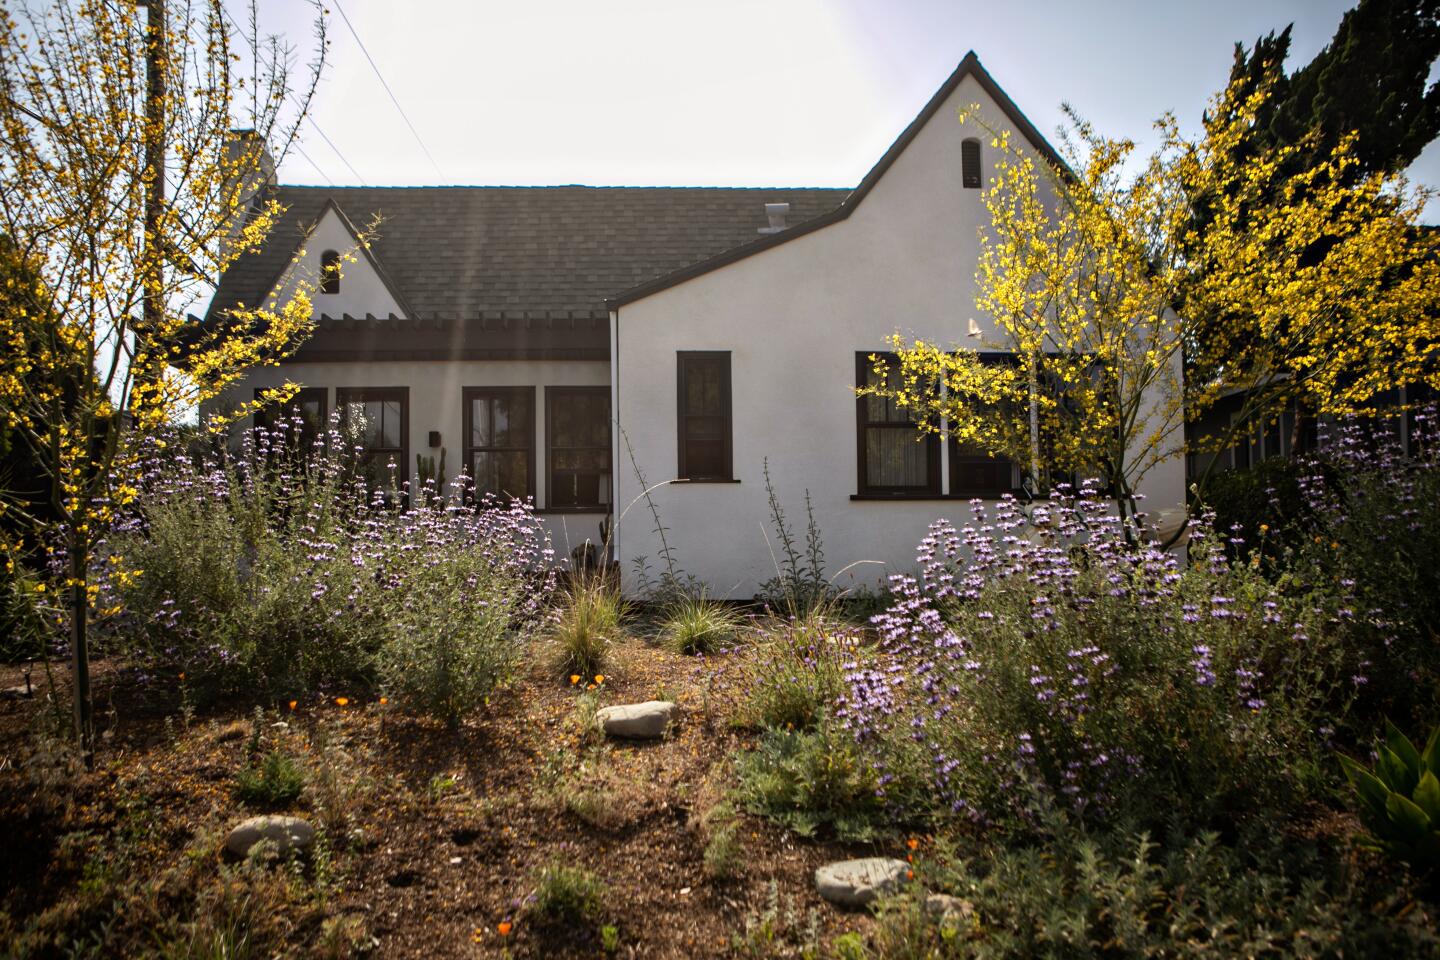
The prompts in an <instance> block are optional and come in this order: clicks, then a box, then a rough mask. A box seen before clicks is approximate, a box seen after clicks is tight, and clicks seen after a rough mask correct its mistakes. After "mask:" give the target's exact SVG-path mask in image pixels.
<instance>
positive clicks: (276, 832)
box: [225, 817, 315, 858]
mask: <svg viewBox="0 0 1440 960" xmlns="http://www.w3.org/2000/svg"><path fill="white" fill-rule="evenodd" d="M263 840H269V841H270V842H271V843H273V844H275V850H276V852H277V853H279V854H280V855H281V856H284V855H285V854H287V853H289V852H290V851H291V850H294V851H296V852H297V853H302V852H304V851H305V849H306V848H308V847H309V846H310V844H311V843H312V842H313V841H314V840H315V828H314V827H312V826H310V824H309V823H307V822H305V821H304V820H301V819H300V818H299V817H251V818H250V819H249V820H246V821H244V822H242V823H239V824H236V825H235V827H234V829H232V830H231V831H230V835H229V836H227V837H226V838H225V849H226V850H228V851H230V853H232V854H234V855H235V856H237V857H242V858H243V857H248V856H249V855H250V850H251V848H252V847H254V846H255V845H256V844H257V843H260V842H261V841H263Z"/></svg>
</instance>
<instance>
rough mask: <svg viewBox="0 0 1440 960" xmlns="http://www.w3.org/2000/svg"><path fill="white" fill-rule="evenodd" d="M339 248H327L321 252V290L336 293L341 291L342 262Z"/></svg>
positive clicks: (325, 292)
mask: <svg viewBox="0 0 1440 960" xmlns="http://www.w3.org/2000/svg"><path fill="white" fill-rule="evenodd" d="M341 260H342V258H341V256H340V251H339V250H326V251H324V252H323V253H321V254H320V292H321V293H324V294H334V293H339V292H340V263H341Z"/></svg>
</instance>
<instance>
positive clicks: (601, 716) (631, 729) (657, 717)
mask: <svg viewBox="0 0 1440 960" xmlns="http://www.w3.org/2000/svg"><path fill="white" fill-rule="evenodd" d="M674 719H675V704H674V703H673V702H672V701H669V700H647V701H645V702H644V703H626V704H621V705H619V706H615V707H604V708H602V709H600V710H597V711H596V712H595V722H596V724H597V725H599V727H600V729H601V730H603V731H604V732H605V733H606V734H607V735H609V736H612V737H628V738H630V739H634V740H655V739H658V738H659V737H663V736H664V735H665V731H667V730H669V729H670V724H671V722H672V721H673V720H674Z"/></svg>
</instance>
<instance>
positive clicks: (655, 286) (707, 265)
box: [605, 50, 1070, 309]
mask: <svg viewBox="0 0 1440 960" xmlns="http://www.w3.org/2000/svg"><path fill="white" fill-rule="evenodd" d="M966 77H974V78H975V80H976V82H977V83H979V84H980V86H981V88H982V89H983V90H984V91H985V92H986V93H987V94H988V95H989V96H990V98H991V99H992V100H994V101H995V103H996V105H997V106H999V108H1000V110H1001V112H1002V113H1004V114H1005V116H1006V117H1007V118H1008V119H1009V120H1010V122H1011V123H1013V124H1014V125H1015V128H1016V129H1017V130H1019V131H1020V133H1021V134H1022V135H1023V136H1024V137H1025V139H1026V140H1028V141H1029V142H1030V144H1031V145H1032V146H1034V147H1035V149H1036V150H1037V151H1038V152H1039V153H1040V156H1041V157H1042V158H1044V160H1045V161H1046V162H1048V163H1049V164H1051V165H1052V166H1053V167H1055V168H1056V169H1057V170H1059V171H1060V172H1061V173H1062V175H1067V176H1068V175H1070V168H1069V167H1068V166H1067V165H1066V163H1065V159H1064V158H1063V157H1061V156H1060V154H1059V153H1057V152H1056V151H1055V148H1054V147H1052V146H1050V144H1049V143H1048V142H1047V141H1046V140H1045V138H1044V137H1043V136H1041V134H1040V131H1039V130H1037V129H1035V125H1034V124H1032V123H1031V122H1030V120H1029V119H1028V118H1027V117H1026V116H1025V114H1023V113H1021V112H1020V108H1019V107H1017V106H1016V105H1015V101H1013V100H1011V99H1010V96H1009V95H1008V94H1007V93H1006V92H1005V91H1004V90H1002V89H1000V85H999V84H998V83H996V82H995V80H994V78H993V77H991V76H990V74H989V72H987V71H986V69H985V68H984V67H983V66H981V65H980V58H979V57H978V56H976V55H975V51H974V50H971V51H970V52H969V53H967V54H965V59H963V60H961V61H960V65H959V66H958V67H956V68H955V72H954V73H952V74H950V78H949V79H948V80H946V81H945V83H944V84H943V85H942V86H941V87H940V89H939V90H937V91H935V95H934V96H933V97H931V98H930V101H929V102H928V103H926V104H925V108H924V109H923V110H921V111H920V114H919V115H918V116H917V117H916V118H915V119H914V120H912V121H911V122H910V125H909V126H908V127H906V128H905V129H904V131H903V132H902V133H901V134H900V136H899V137H897V138H896V140H895V142H894V143H892V144H891V145H890V149H889V150H886V151H885V155H884V156H882V157H881V158H880V160H879V162H877V163H876V164H875V166H873V167H871V168H870V172H869V173H867V174H866V175H865V179H864V180H861V181H860V185H859V186H858V187H856V188H855V189H854V191H852V192H851V193H850V195H849V196H848V197H846V198H845V200H844V201H843V202H842V203H841V204H840V205H839V206H837V207H835V208H834V209H833V210H830V211H828V212H826V213H822V214H821V215H820V216H817V217H814V218H812V219H810V220H807V221H805V222H804V223H803V224H799V225H798V226H796V227H794V228H793V229H790V230H786V231H784V232H782V233H776V234H771V235H769V236H767V237H764V238H763V239H760V240H754V241H752V242H750V243H747V244H745V245H744V246H742V247H736V248H734V249H730V250H726V251H724V252H722V253H719V254H717V255H715V256H713V257H710V258H709V259H706V260H702V261H700V262H699V263H694V264H691V265H689V266H686V267H683V268H681V269H679V270H676V271H675V272H673V273H670V274H667V275H665V276H663V277H657V278H656V279H654V280H648V281H646V282H644V283H640V284H637V285H635V286H633V287H631V288H630V289H628V290H625V291H624V292H622V293H619V294H617V295H615V296H612V297H610V298H608V299H607V300H606V301H605V304H606V306H608V307H611V308H612V309H613V308H615V307H619V306H623V305H625V304H627V303H633V302H634V301H636V300H642V299H644V298H645V297H648V296H650V295H652V294H655V293H659V292H660V291H661V290H665V289H668V288H669V287H673V286H676V285H677V284H681V283H684V282H685V281H686V280H692V279H694V278H695V277H698V276H700V275H701V274H705V273H709V272H710V271H712V270H718V269H719V268H721V267H724V266H728V265H729V264H732V263H734V262H735V261H737V260H742V259H744V258H745V257H749V256H753V255H754V254H757V253H760V252H762V251H765V250H769V249H770V248H771V247H776V246H779V245H780V244H782V243H788V242H789V241H791V240H794V239H795V238H797V237H803V236H804V235H805V234H807V233H811V232H813V231H815V230H819V229H821V228H822V227H828V226H830V225H831V224H832V223H839V222H840V221H841V220H845V219H847V218H848V217H849V216H850V214H852V213H854V212H855V208H856V207H858V206H859V205H860V204H861V202H862V201H863V200H864V199H865V196H866V194H868V193H869V192H870V191H871V189H873V188H874V186H875V184H876V183H878V182H879V181H880V178H881V177H883V176H884V175H885V172H886V171H887V170H889V169H890V166H891V164H893V163H894V162H895V160H896V158H898V157H899V156H900V154H902V153H904V152H905V148H906V147H908V146H909V145H910V141H912V140H914V139H915V137H916V135H917V134H919V133H920V130H921V129H922V128H923V127H924V126H925V124H926V123H928V122H929V120H930V118H931V117H933V116H935V114H936V112H938V111H939V109H940V107H941V106H943V105H944V103H945V101H946V100H948V99H949V98H950V95H951V94H952V93H954V92H955V89H956V88H957V87H959V86H960V84H961V82H962V81H963V80H964V79H965V78H966Z"/></svg>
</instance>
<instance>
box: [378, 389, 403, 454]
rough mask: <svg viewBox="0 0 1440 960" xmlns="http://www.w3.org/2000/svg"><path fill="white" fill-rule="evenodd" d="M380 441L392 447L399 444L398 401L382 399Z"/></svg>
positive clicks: (396, 446)
mask: <svg viewBox="0 0 1440 960" xmlns="http://www.w3.org/2000/svg"><path fill="white" fill-rule="evenodd" d="M380 407H381V421H380V422H381V424H382V429H381V431H380V442H381V444H382V445H383V446H386V447H390V448H392V449H395V448H398V447H399V446H400V401H399V400H382V401H381V402H380Z"/></svg>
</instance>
